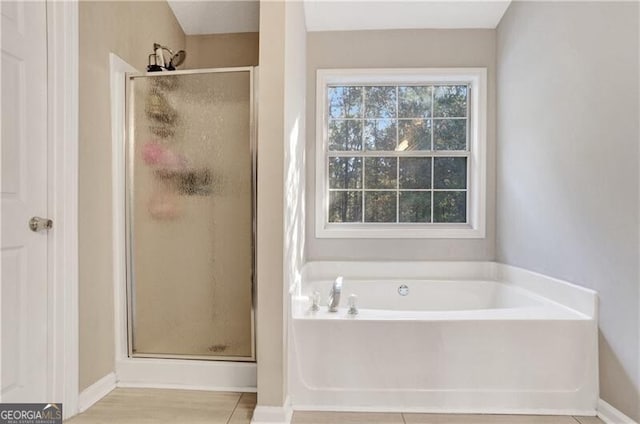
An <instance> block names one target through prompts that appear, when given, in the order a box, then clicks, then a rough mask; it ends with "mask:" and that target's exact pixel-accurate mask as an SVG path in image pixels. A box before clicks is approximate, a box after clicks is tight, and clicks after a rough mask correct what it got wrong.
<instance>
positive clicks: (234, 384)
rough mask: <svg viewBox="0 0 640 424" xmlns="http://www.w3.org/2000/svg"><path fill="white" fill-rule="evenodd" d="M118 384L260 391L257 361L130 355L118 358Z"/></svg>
mask: <svg viewBox="0 0 640 424" xmlns="http://www.w3.org/2000/svg"><path fill="white" fill-rule="evenodd" d="M116 374H117V376H118V382H117V386H118V387H145V388H153V389H182V390H212V391H230V392H255V391H256V364H255V363H251V362H222V361H220V362H216V361H195V360H189V361H185V360H179V359H151V358H127V359H123V360H119V361H116Z"/></svg>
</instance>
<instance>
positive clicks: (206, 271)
mask: <svg viewBox="0 0 640 424" xmlns="http://www.w3.org/2000/svg"><path fill="white" fill-rule="evenodd" d="M126 83H127V84H126V85H127V87H126V93H127V107H126V108H127V110H126V119H127V122H126V127H127V135H126V153H125V155H126V197H127V198H126V202H125V203H126V244H127V255H126V256H127V304H128V305H127V309H128V311H127V312H128V313H127V327H128V355H129V357H131V358H173V359H198V360H224V361H246V362H250V361H254V360H255V343H254V339H255V337H254V332H255V330H254V328H255V326H254V312H253V288H254V270H255V253H254V244H255V243H254V239H255V199H256V197H255V186H256V185H255V179H256V149H255V130H254V122H255V119H254V113H255V107H254V68H253V67H245V68H222V69H207V70H193V71H174V72H157V73H144V74H127V76H126Z"/></svg>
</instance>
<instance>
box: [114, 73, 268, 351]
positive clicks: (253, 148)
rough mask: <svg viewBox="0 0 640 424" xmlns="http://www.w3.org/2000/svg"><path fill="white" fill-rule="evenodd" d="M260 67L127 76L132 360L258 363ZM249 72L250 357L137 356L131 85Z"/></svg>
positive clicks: (129, 342)
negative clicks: (138, 81)
mask: <svg viewBox="0 0 640 424" xmlns="http://www.w3.org/2000/svg"><path fill="white" fill-rule="evenodd" d="M256 70H257V66H243V67H233V68H207V69H193V70H185V71H167V72H141V73H127V74H126V78H125V80H126V86H125V96H126V106H125V108H126V110H125V128H126V134H125V136H124V140H125V146H124V153H125V241H126V243H125V252H126V253H125V256H126V298H127V317H126V318H127V352H128V356H129V357H130V358H156V359H188V360H206V361H227V362H255V361H256V322H255V301H256V229H257V223H256V217H257V214H256V213H257V199H258V197H257V164H258V156H257V155H258V152H257V123H258V119H257V112H258V108H257V95H256V92H255V90H257V82H258V79H257V72H256ZM232 72H249V150H250V154H251V302H250V303H251V311H250V312H251V356H209V355H181V354H164V353H134V352H133V339H134V337H133V319H134V315H135V314H134V312H135V311H134V305H135V302H134V301H133V299H134V297H135V291H134V290H133V288H134V279H135V269H134V266H133V265H134V264H133V247H134V246H133V230H134V225H133V184H134V181H133V180H134V177H133V176H134V172H133V171H134V169H133V157H134V144H135V143H134V141H133V140H132V139H131V138H132V137H133V125H134V122H133V119H132V117H131V114H132V113H133V111H134V109H133V106H134V96H133V93H132V90H131V83H132V81H133V80H134V79H136V78H144V77H152V78H153V77H166V76H171V75H194V74H214V73H232Z"/></svg>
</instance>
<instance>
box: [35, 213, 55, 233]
mask: <svg viewBox="0 0 640 424" xmlns="http://www.w3.org/2000/svg"><path fill="white" fill-rule="evenodd" d="M52 227H53V221H52V220H50V219H48V218H40V217H39V216H34V217H33V218H31V219H30V220H29V228H31V231H44V230H50V229H51V228H52Z"/></svg>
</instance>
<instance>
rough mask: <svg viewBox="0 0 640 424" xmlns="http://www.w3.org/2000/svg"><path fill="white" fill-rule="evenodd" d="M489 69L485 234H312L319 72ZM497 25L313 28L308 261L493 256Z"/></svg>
mask: <svg viewBox="0 0 640 424" xmlns="http://www.w3.org/2000/svg"><path fill="white" fill-rule="evenodd" d="M410 67H486V68H487V71H488V86H487V88H488V114H487V117H488V118H487V119H488V122H487V128H488V132H487V170H488V171H487V236H486V238H484V239H466V240H455V239H448V240H444V239H429V240H425V239H386V240H383V239H326V238H325V239H320V238H316V237H315V228H314V223H315V196H314V193H315V166H314V165H313V164H314V163H315V133H316V114H315V109H316V95H315V90H316V70H318V69H322V68H410ZM495 67H496V32H495V30H387V31H349V32H310V33H309V34H308V37H307V152H306V153H307V164H308V165H307V182H306V184H307V205H308V207H307V227H306V229H307V233H306V243H307V244H306V248H307V257H308V259H309V260H330V259H341V260H367V259H369V260H374V259H386V260H492V259H494V257H495V220H494V215H495V172H494V169H495V119H496V118H495V109H496V100H495Z"/></svg>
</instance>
